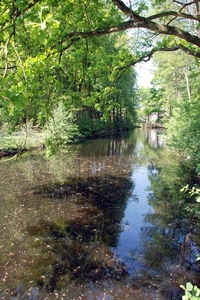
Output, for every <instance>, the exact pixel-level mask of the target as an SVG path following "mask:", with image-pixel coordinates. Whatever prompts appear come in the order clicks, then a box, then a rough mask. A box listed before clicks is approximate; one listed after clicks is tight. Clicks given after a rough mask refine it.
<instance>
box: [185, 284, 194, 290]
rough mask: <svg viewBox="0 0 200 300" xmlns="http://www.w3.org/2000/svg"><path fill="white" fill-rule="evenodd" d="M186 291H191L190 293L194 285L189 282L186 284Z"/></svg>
mask: <svg viewBox="0 0 200 300" xmlns="http://www.w3.org/2000/svg"><path fill="white" fill-rule="evenodd" d="M186 289H187V291H189V292H191V291H192V289H193V285H192V284H191V282H187V283H186Z"/></svg>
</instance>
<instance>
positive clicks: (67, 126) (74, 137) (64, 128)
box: [45, 102, 80, 155]
mask: <svg viewBox="0 0 200 300" xmlns="http://www.w3.org/2000/svg"><path fill="white" fill-rule="evenodd" d="M74 116H75V111H74V110H73V109H71V110H70V111H67V110H66V108H65V107H64V104H63V103H62V102H60V103H59V105H58V106H57V107H56V108H55V109H54V111H53V114H52V117H51V118H50V120H49V121H48V125H47V138H46V141H45V144H46V147H47V155H51V154H55V152H56V151H57V150H58V149H59V148H60V147H62V146H63V145H65V144H67V143H71V142H76V141H78V140H79V137H80V134H79V130H78V127H77V125H76V123H75V120H74Z"/></svg>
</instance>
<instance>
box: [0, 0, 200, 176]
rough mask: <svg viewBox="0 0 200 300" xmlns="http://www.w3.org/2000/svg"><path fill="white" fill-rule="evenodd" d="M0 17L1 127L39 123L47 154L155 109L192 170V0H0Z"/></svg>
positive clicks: (195, 132) (198, 147)
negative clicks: (146, 72)
mask: <svg viewBox="0 0 200 300" xmlns="http://www.w3.org/2000/svg"><path fill="white" fill-rule="evenodd" d="M0 16H1V21H0V42H1V49H0V55H1V61H0V71H1V75H2V76H1V90H0V125H1V131H2V132H3V131H5V130H8V132H9V133H12V132H13V131H16V130H21V129H20V128H22V127H23V128H26V132H27V133H28V128H30V127H31V128H35V129H36V130H38V131H40V132H41V131H43V132H45V143H46V146H47V147H49V149H50V152H52V153H53V152H54V151H56V149H57V148H58V147H59V146H61V145H63V144H65V143H67V142H76V141H80V140H81V139H82V138H85V137H91V136H95V135H99V134H102V133H105V132H110V131H112V130H124V129H129V128H132V127H134V126H136V125H138V124H141V123H142V122H147V121H150V116H151V115H152V114H154V115H156V116H157V117H156V120H155V119H154V121H153V122H154V123H155V122H158V123H159V124H162V125H163V126H164V127H166V128H167V132H168V144H169V145H171V146H174V147H177V150H178V151H179V152H181V153H182V154H183V155H184V157H187V158H189V159H190V162H191V164H193V166H194V168H195V170H196V172H197V173H198V172H199V171H200V144H199V134H200V123H199V114H200V104H199V89H200V87H199V78H200V71H199V63H200V60H199V59H200V51H199V47H200V32H199V26H200V25H199V21H200V12H199V1H189V0H183V1H173V0H171V1H163V0H162V1H160V0H152V1H145V0H140V1H139V0H138V1H124V2H123V1H121V0H98V1H90V0H82V1H80V2H77V1H74V0H68V1H59V3H58V2H57V1H55V0H46V1H45V0H32V1H28V0H26V1H21V0H2V1H1V4H0ZM150 59H151V60H152V61H153V65H154V77H153V80H152V85H151V87H149V88H146V87H141V88H139V87H138V86H137V73H136V71H135V69H134V66H135V65H136V64H137V63H139V62H142V61H143V62H145V61H148V60H150ZM150 123H152V122H150Z"/></svg>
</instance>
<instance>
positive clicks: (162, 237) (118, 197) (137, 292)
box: [0, 129, 199, 300]
mask: <svg viewBox="0 0 200 300" xmlns="http://www.w3.org/2000/svg"><path fill="white" fill-rule="evenodd" d="M162 144H163V143H162V135H160V134H157V131H155V130H149V129H148V130H140V129H139V130H135V131H132V132H127V133H124V134H118V135H114V136H111V137H105V138H101V139H98V140H94V141H89V142H86V143H84V144H80V145H71V146H68V147H67V148H66V150H65V153H62V154H60V155H58V156H54V157H52V158H51V159H49V160H46V159H45V158H44V156H43V154H42V153H35V154H34V153H31V154H27V155H25V156H23V157H22V158H21V159H20V160H19V161H12V162H8V163H3V164H1V169H0V185H1V189H0V196H1V210H0V224H1V226H0V235H1V243H0V257H1V260H0V264H1V268H0V278H1V283H0V299H56V298H58V299H70V300H71V299H82V300H83V299H86V300H91V299H99V300H102V299H106V300H111V299H124V298H125V299H135V300H137V299H144V298H148V299H180V289H179V285H180V284H185V282H186V281H188V280H189V281H192V282H195V283H197V284H198V279H196V275H195V274H197V273H198V271H199V269H198V264H197V263H196V259H195V258H196V253H197V252H198V238H197V233H198V228H197V226H196V223H195V222H193V223H192V222H191V221H190V220H188V219H186V218H185V215H184V212H183V213H182V212H181V203H182V201H185V199H183V195H180V193H179V192H178V191H179V190H180V188H179V185H178V184H180V185H181V184H183V176H182V175H181V176H180V177H181V180H182V181H181V180H180V181H178V180H177V178H176V184H174V186H173V189H172V187H171V185H169V184H166V181H165V180H164V179H163V173H161V168H159V169H158V167H157V166H156V162H157V160H158V158H159V157H160V156H161V154H162V153H164V151H163V150H162ZM173 170H174V169H173ZM186 201H187V200H186ZM196 228H197V229H196Z"/></svg>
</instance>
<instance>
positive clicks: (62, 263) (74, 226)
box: [26, 176, 133, 291]
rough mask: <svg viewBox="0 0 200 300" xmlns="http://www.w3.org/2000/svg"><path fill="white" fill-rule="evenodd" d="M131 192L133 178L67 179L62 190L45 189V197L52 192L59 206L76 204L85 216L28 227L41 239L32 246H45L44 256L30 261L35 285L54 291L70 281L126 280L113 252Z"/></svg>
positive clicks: (30, 232)
mask: <svg viewBox="0 0 200 300" xmlns="http://www.w3.org/2000/svg"><path fill="white" fill-rule="evenodd" d="M132 188H133V183H132V182H131V181H130V179H127V178H118V177H114V176H106V177H104V178H98V177H97V178H90V179H88V180H82V181H79V182H78V184H77V183H76V182H75V183H73V180H71V179H69V181H68V182H67V183H66V184H65V185H63V186H57V187H56V186H55V187H54V188H53V189H49V187H43V188H42V191H43V192H44V191H46V194H47V195H48V194H50V195H52V192H53V195H54V197H56V198H59V199H60V201H73V203H75V204H76V205H77V211H78V212H80V213H81V215H80V216H79V217H77V218H74V219H73V220H71V221H69V220H68V219H64V218H62V219H57V220H54V221H46V220H43V219H41V220H39V221H38V223H36V224H34V225H29V226H27V228H26V230H27V231H28V233H29V234H30V235H32V236H35V237H37V240H36V243H34V244H35V245H34V244H33V245H32V247H38V248H39V247H41V254H40V255H38V254H37V256H36V257H32V259H33V263H32V264H31V265H29V269H30V277H31V274H34V278H32V280H34V281H35V282H36V283H37V284H38V285H41V286H43V287H46V288H48V289H49V290H50V291H52V290H55V289H56V288H58V287H59V288H61V287H62V284H63V283H64V284H66V283H69V282H71V281H75V282H82V281H84V282H85V281H87V280H88V279H89V280H92V281H96V280H98V279H100V278H104V279H105V278H115V279H117V280H121V279H122V278H124V277H125V276H126V274H127V272H126V270H125V265H124V264H123V262H120V260H117V259H116V258H114V256H113V254H112V252H111V251H110V247H116V245H117V244H118V238H119V234H120V232H121V224H120V222H121V219H122V218H123V212H124V209H125V207H126V201H127V198H128V197H129V193H130V190H131V189H132ZM46 248H48V252H45V251H44V249H46ZM45 257H46V259H45ZM30 277H29V279H30Z"/></svg>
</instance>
